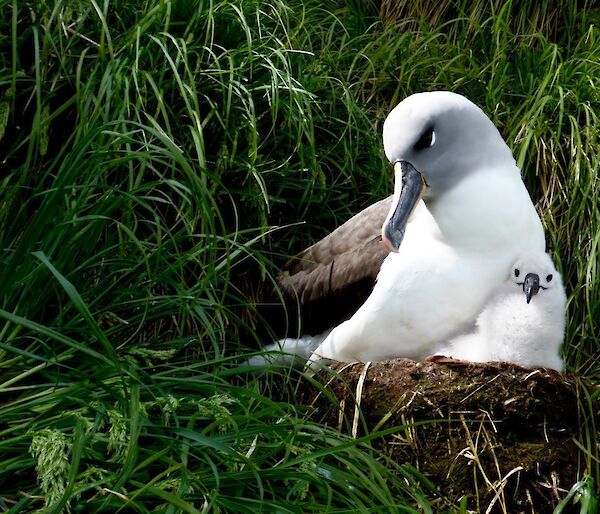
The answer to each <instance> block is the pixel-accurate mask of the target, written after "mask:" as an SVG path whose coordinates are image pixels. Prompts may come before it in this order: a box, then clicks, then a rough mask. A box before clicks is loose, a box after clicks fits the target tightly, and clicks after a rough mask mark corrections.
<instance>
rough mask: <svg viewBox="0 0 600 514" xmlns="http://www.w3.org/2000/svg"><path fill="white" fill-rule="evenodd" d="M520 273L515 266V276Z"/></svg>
mask: <svg viewBox="0 0 600 514" xmlns="http://www.w3.org/2000/svg"><path fill="white" fill-rule="evenodd" d="M520 274H521V272H520V271H519V270H518V269H517V268H515V277H518V276H519V275H520Z"/></svg>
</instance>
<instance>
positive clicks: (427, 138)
mask: <svg viewBox="0 0 600 514" xmlns="http://www.w3.org/2000/svg"><path fill="white" fill-rule="evenodd" d="M432 142H433V127H428V128H427V129H425V132H423V134H421V137H420V138H419V140H418V141H417V142H416V143H415V150H424V149H425V148H429V147H430V146H431V143H432Z"/></svg>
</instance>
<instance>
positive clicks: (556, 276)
mask: <svg viewBox="0 0 600 514" xmlns="http://www.w3.org/2000/svg"><path fill="white" fill-rule="evenodd" d="M510 280H511V281H512V283H513V284H514V285H515V286H516V287H519V288H520V289H522V290H523V294H524V295H525V299H526V301H527V303H529V302H531V300H532V298H533V297H534V296H535V295H537V294H538V293H540V292H545V291H547V290H553V289H561V290H562V287H563V286H562V278H561V276H560V273H559V272H558V271H556V268H555V267H554V263H553V262H552V259H550V256H549V255H548V254H547V253H543V252H531V253H527V254H524V255H522V256H520V257H519V259H518V260H517V261H516V262H515V264H514V265H513V267H512V270H511V277H510ZM545 294H547V293H545Z"/></svg>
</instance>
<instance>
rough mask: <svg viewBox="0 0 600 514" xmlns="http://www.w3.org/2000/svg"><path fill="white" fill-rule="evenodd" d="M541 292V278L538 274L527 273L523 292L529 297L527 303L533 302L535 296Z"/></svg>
mask: <svg viewBox="0 0 600 514" xmlns="http://www.w3.org/2000/svg"><path fill="white" fill-rule="evenodd" d="M539 290H540V277H539V275H537V274H536V273H527V275H525V281H524V282H523V292H524V293H525V296H526V297H527V303H529V302H530V301H531V298H532V297H533V295H535V294H537V293H538V291H539Z"/></svg>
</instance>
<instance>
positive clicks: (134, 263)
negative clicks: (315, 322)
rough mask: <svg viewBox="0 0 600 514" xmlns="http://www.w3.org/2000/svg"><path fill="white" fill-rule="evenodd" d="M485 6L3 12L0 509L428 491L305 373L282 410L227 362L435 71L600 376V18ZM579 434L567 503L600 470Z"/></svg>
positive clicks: (141, 506) (409, 507)
mask: <svg viewBox="0 0 600 514" xmlns="http://www.w3.org/2000/svg"><path fill="white" fill-rule="evenodd" d="M425 5H427V4H425ZM531 5H533V3H532V4H531ZM544 5H546V4H544ZM549 5H551V3H548V4H547V5H546V7H547V6H549ZM529 7H531V6H529ZM478 9H480V10H479V11H476V12H477V13H478V15H477V16H475V15H473V16H463V14H465V13H462V12H453V11H451V10H450V11H448V10H444V11H443V12H436V11H435V10H433V8H432V10H431V11H427V9H426V8H425V9H423V10H422V11H419V12H411V13H409V14H410V15H411V16H413V17H412V18H410V19H407V18H404V17H403V16H402V15H398V14H397V13H396V14H395V15H394V14H393V13H392V14H390V13H389V12H388V13H387V15H386V17H385V21H381V20H380V18H379V17H378V16H377V15H378V12H379V7H378V6H377V5H375V4H374V3H362V2H347V3H344V2H342V1H339V2H333V3H331V4H329V5H326V6H324V5H323V4H322V3H319V2H312V1H305V2H296V1H294V2H291V3H289V4H288V3H284V2H278V1H275V0H270V1H252V0H251V1H244V2H233V3H229V2H222V3H219V2H197V3H196V4H195V5H192V3H187V2H168V1H159V0H156V1H152V0H148V1H145V2H119V1H116V0H115V1H113V2H110V1H107V2H91V3H87V2H79V1H68V2H67V1H60V0H59V1H56V2H50V1H44V0H41V1H39V2H35V3H30V4H26V3H24V2H17V1H16V0H13V1H12V2H4V3H2V4H0V171H1V175H0V177H1V180H2V182H1V187H0V264H1V265H0V299H1V300H0V301H1V303H0V318H1V319H2V323H1V325H0V352H1V353H0V366H1V370H2V371H1V376H0V393H1V395H2V396H1V404H0V405H1V407H0V436H1V437H0V456H1V457H0V491H1V493H0V494H1V497H0V508H3V509H11V510H12V511H14V512H19V511H28V510H29V511H31V510H35V509H39V508H41V507H42V506H43V505H44V504H46V506H47V507H48V510H49V511H52V512H59V511H61V510H64V509H66V508H67V506H69V505H70V508H71V510H72V511H81V512H115V511H116V510H117V509H123V510H134V511H139V512H148V511H150V510H153V509H157V510H159V511H161V512H163V511H164V512H180V511H184V512H186V511H187V512H196V511H200V512H212V511H216V510H218V509H221V511H222V512H223V511H226V512H231V511H248V512H258V511H261V510H262V511H277V512H301V511H313V512H321V511H323V512H324V511H330V512H341V511H344V510H346V511H369V509H371V511H372V512H382V511H384V510H386V509H387V510H386V511H389V512H412V511H414V510H415V509H417V508H418V506H421V509H423V510H425V511H427V509H428V507H427V505H428V503H429V502H430V501H432V500H433V498H434V497H435V494H434V492H433V491H432V490H431V487H430V484H428V483H427V482H426V480H423V478H422V477H420V476H419V475H418V473H415V472H414V471H413V470H412V469H411V468H409V467H406V466H400V465H397V464H393V463H390V462H387V461H385V459H384V458H383V456H382V455H380V454H379V453H377V452H376V451H375V450H373V449H372V448H371V446H370V443H371V440H372V439H371V438H369V437H367V438H365V439H363V440H358V441H352V440H350V439H349V438H347V437H346V436H343V435H340V434H338V433H336V432H335V431H332V430H330V429H326V428H324V427H321V426H319V425H317V424H314V423H311V422H310V421H307V420H306V412H305V410H304V409H303V408H301V407H299V406H297V405H296V404H295V402H294V400H293V398H294V390H293V387H294V381H293V380H288V379H286V378H285V377H281V378H280V379H279V380H280V381H281V383H282V384H283V385H281V386H280V387H281V388H282V389H283V390H284V391H287V393H283V394H282V396H283V397H289V401H288V402H282V401H281V402H278V401H273V400H271V399H270V397H269V396H270V395H269V394H268V392H269V391H268V390H265V389H263V387H264V384H261V383H258V382H250V383H245V382H244V379H243V377H238V376H237V374H238V372H237V371H236V370H235V365H236V363H238V362H239V361H240V360H241V359H242V358H241V357H239V356H240V355H241V354H243V353H244V352H248V351H252V350H255V349H256V348H258V347H259V346H260V343H261V342H267V341H262V338H261V335H259V332H260V333H264V332H265V329H264V327H262V321H261V319H260V317H259V316H258V314H256V313H254V312H253V308H252V303H253V299H254V294H255V291H253V290H252V289H251V288H250V287H249V284H254V285H256V284H257V283H258V282H261V281H262V286H261V287H265V288H266V287H268V286H269V284H270V283H271V281H272V276H273V275H274V274H275V273H276V271H277V267H278V266H279V265H281V264H282V263H283V262H284V261H285V259H286V255H288V254H289V253H290V252H293V251H296V250H299V249H300V248H302V247H303V246H304V245H306V244H308V243H310V242H311V241H314V239H315V238H317V237H319V236H322V235H323V234H325V233H326V232H327V231H328V230H330V229H332V228H333V227H335V226H336V224H338V223H339V222H341V221H343V220H344V219H346V218H347V217H348V216H349V215H350V214H352V213H354V212H356V211H358V210H359V209H361V208H362V207H364V206H366V205H367V204H369V203H371V202H372V201H373V200H375V199H379V198H381V197H383V196H384V195H387V194H389V193H390V190H391V180H390V170H389V166H388V164H387V163H386V162H385V158H384V156H383V152H382V148H381V138H380V132H381V125H382V123H383V120H384V118H385V115H386V113H387V112H388V111H389V110H390V109H391V108H392V107H393V106H394V105H395V104H396V103H397V102H398V101H400V100H401V99H402V98H403V97H404V96H406V95H408V94H410V93H412V92H416V91H421V90H434V89H450V90H453V91H456V92H459V93H462V94H465V95H466V96H468V97H469V98H471V99H472V100H473V101H475V102H476V103H478V104H479V105H480V106H481V107H482V108H483V109H484V110H485V111H486V112H487V113H488V114H489V115H490V116H491V118H492V119H493V120H494V122H495V123H496V124H497V125H498V126H499V128H500V130H501V132H502V133H503V135H504V136H505V138H506V139H507V141H508V142H509V144H510V146H511V147H512V148H513V150H514V153H515V156H516V157H517V158H518V162H519V164H520V165H521V166H522V167H523V171H524V177H525V180H526V183H527V185H528V188H529V190H530V191H531V193H532V196H533V197H534V199H535V201H536V205H537V207H538V211H539V212H540V214H541V216H542V219H543V222H544V225H545V226H546V229H547V234H548V243H549V248H550V250H551V251H552V255H553V256H554V258H555V259H556V261H557V262H558V264H559V268H560V270H561V271H562V273H563V275H564V277H565V281H566V284H567V289H568V293H569V327H568V333H567V341H566V345H565V356H566V358H567V362H568V366H569V369H570V370H572V371H576V372H580V373H582V374H585V375H586V376H588V377H589V378H590V379H591V380H592V381H595V382H597V381H598V380H600V367H599V366H598V358H599V356H600V352H599V348H600V346H599V343H600V339H599V338H600V334H599V333H598V330H597V322H596V321H595V320H597V319H600V301H599V300H598V299H599V298H600V279H599V275H598V264H599V260H598V259H599V255H600V251H599V248H598V245H599V244H600V208H599V204H598V200H597V198H598V197H599V196H600V181H599V180H598V167H599V159H598V157H599V156H598V136H599V130H600V129H599V127H600V123H599V120H598V112H600V110H599V108H600V89H599V87H600V79H599V78H598V77H600V69H599V68H600V32H599V31H598V29H597V28H595V26H593V23H592V22H593V20H594V19H598V15H597V14H598V13H597V12H596V11H588V10H587V9H588V8H587V7H585V8H584V7H580V8H579V9H578V8H577V2H564V8H563V9H561V10H560V11H559V12H558V11H557V10H556V9H551V8H549V7H547V9H546V11H544V9H541V10H540V11H536V12H538V14H537V15H536V16H537V17H533V15H532V16H530V17H527V16H525V17H523V16H521V17H520V18H515V16H513V15H515V14H517V13H518V8H517V6H516V4H515V6H513V5H512V4H511V3H508V4H507V5H506V6H505V7H504V8H502V9H497V10H496V9H493V10H492V11H491V12H488V11H487V10H486V9H484V8H483V7H478ZM540 16H541V18H540ZM515 19H517V20H520V21H517V22H515V21H514V20H515ZM527 20H534V21H535V23H534V22H533V21H532V23H526V21H527ZM537 30H542V31H543V32H537ZM544 34H545V35H544ZM548 38H550V39H548ZM300 222H306V223H305V224H300ZM280 227H283V228H280ZM257 327H260V330H257ZM275 380H276V379H274V380H273V382H275ZM272 385H275V384H272ZM583 426H586V427H588V428H586V430H585V431H584V432H582V445H583V447H584V449H585V450H586V452H583V454H584V455H585V457H584V458H582V465H581V475H582V482H581V483H580V484H579V485H578V486H577V488H575V489H574V490H573V491H574V492H573V494H572V497H570V498H569V500H568V501H572V499H573V498H574V497H576V496H577V491H588V496H589V494H592V495H593V494H594V493H593V487H594V486H593V484H592V482H591V481H590V480H587V479H584V478H583V477H584V476H585V475H588V476H593V477H595V484H596V487H597V484H598V482H599V479H600V473H599V472H598V468H597V462H598V461H597V457H598V452H597V439H596V432H595V428H594V427H593V424H592V425H591V428H589V427H590V425H589V422H588V424H583ZM590 484H592V485H591V486H590ZM589 491H592V492H591V493H590V492H589Z"/></svg>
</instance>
